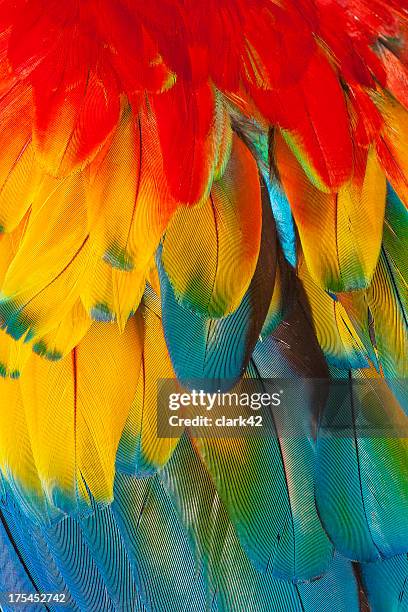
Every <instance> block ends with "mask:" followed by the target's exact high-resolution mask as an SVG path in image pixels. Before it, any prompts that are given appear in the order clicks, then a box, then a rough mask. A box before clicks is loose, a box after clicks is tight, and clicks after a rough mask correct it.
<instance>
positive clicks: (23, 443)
mask: <svg viewBox="0 0 408 612" xmlns="http://www.w3.org/2000/svg"><path fill="white" fill-rule="evenodd" d="M0 396H1V401H2V406H3V408H5V409H4V410H2V411H1V414H0V469H1V471H2V473H3V475H4V476H5V478H6V479H7V480H8V481H9V482H10V483H11V484H13V483H14V486H16V487H17V488H18V489H21V488H22V487H24V488H25V489H26V492H27V494H28V495H29V496H30V500H31V503H32V502H33V500H34V499H37V500H41V498H42V496H43V492H42V486H41V482H40V480H39V478H38V474H37V469H36V466H35V462H34V457H33V452H32V449H31V441H30V436H29V431H28V428H27V421H26V415H25V409H24V405H23V401H22V396H21V389H20V385H19V382H18V381H16V380H10V379H2V378H0ZM6 408H7V409H6Z"/></svg>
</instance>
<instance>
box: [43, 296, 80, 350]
mask: <svg viewBox="0 0 408 612" xmlns="http://www.w3.org/2000/svg"><path fill="white" fill-rule="evenodd" d="M91 325H92V320H91V319H90V318H89V316H88V313H87V312H86V310H85V308H84V307H83V305H82V303H81V301H80V300H79V299H77V301H76V302H75V304H74V306H73V307H72V308H71V310H70V311H69V312H68V313H67V314H66V315H65V317H64V318H63V319H62V320H61V321H60V323H58V325H57V326H56V327H55V328H54V329H52V330H51V331H50V332H48V333H47V334H45V335H44V336H42V337H41V338H40V339H38V340H36V341H35V342H34V343H33V350H34V352H35V353H37V355H40V356H41V357H45V358H46V359H49V360H51V361H57V360H58V359H62V358H63V357H65V356H66V355H68V353H70V352H71V350H72V349H73V348H74V347H75V346H76V345H77V344H78V343H79V342H80V340H82V338H83V337H84V336H85V334H86V333H87V331H88V330H89V328H90V327H91Z"/></svg>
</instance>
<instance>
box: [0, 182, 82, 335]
mask: <svg viewBox="0 0 408 612" xmlns="http://www.w3.org/2000/svg"><path fill="white" fill-rule="evenodd" d="M84 183H85V180H84V177H83V175H82V174H77V175H73V176H71V177H69V178H67V179H61V180H56V179H47V180H45V181H44V184H43V185H42V188H41V190H40V193H39V195H38V199H37V201H36V202H34V204H33V212H32V214H31V216H30V219H29V222H28V226H27V229H26V232H25V235H24V238H23V240H22V242H21V244H20V247H19V249H18V252H17V254H16V256H15V257H14V259H13V261H12V263H11V265H10V266H9V268H8V271H7V274H6V276H5V279H4V282H3V285H2V299H1V300H0V312H1V315H2V316H3V319H4V320H5V322H6V325H7V331H8V332H9V333H10V334H11V335H13V336H14V337H16V338H18V337H20V336H21V335H22V334H23V333H25V332H26V331H27V330H29V333H30V337H32V336H35V335H37V336H38V335H43V334H45V333H47V332H48V331H50V330H51V329H52V328H54V327H55V326H57V325H58V324H59V323H60V322H61V320H62V319H63V318H64V317H65V316H66V315H67V314H68V312H69V311H70V310H71V308H72V307H73V306H74V304H75V302H76V301H77V299H78V296H79V293H80V290H81V287H82V284H83V283H84V282H86V279H87V274H89V264H90V251H89V239H88V234H87V216H86V205H85V186H84Z"/></svg>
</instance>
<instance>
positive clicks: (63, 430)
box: [21, 319, 142, 511]
mask: <svg viewBox="0 0 408 612" xmlns="http://www.w3.org/2000/svg"><path fill="white" fill-rule="evenodd" d="M141 350H142V341H141V337H140V334H139V332H138V327H137V324H136V322H135V321H134V319H132V320H130V321H129V323H128V325H127V326H126V329H125V331H124V333H123V334H120V333H119V331H118V329H117V326H116V325H106V324H99V323H95V324H94V325H93V326H92V328H91V329H90V330H89V332H88V334H87V335H86V336H85V338H84V339H83V340H82V341H81V343H80V344H79V345H78V346H77V347H76V348H75V349H73V351H72V352H71V353H70V354H69V355H67V357H65V359H62V360H61V361H58V362H55V363H53V362H50V361H47V360H45V359H40V358H39V357H37V356H36V355H32V357H31V358H30V360H29V363H28V364H27V368H26V371H25V372H24V376H23V377H22V379H21V388H22V396H23V401H24V407H25V412H26V415H27V424H28V431H29V436H30V440H31V445H32V449H33V456H34V460H35V465H36V468H37V471H38V475H39V477H40V480H41V483H42V487H43V489H44V492H45V494H46V497H47V499H48V500H49V501H50V503H53V504H54V505H56V506H57V507H59V508H61V509H63V510H66V511H74V510H76V509H77V504H84V503H88V496H87V489H86V487H87V488H88V489H89V491H90V492H91V494H92V495H93V496H94V497H95V499H96V500H97V501H100V502H109V501H111V500H112V497H113V479H114V472H115V458H116V452H117V447H118V444H119V439H120V436H121V434H122V430H123V427H124V424H125V422H126V419H127V416H128V412H129V408H130V406H131V403H132V400H133V397H134V394H135V389H136V382H137V377H138V371H139V368H140V359H141ZM126 372H127V373H128V376H125V375H124V374H125V373H126ZM85 483H86V487H85Z"/></svg>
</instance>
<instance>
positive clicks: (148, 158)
mask: <svg viewBox="0 0 408 612" xmlns="http://www.w3.org/2000/svg"><path fill="white" fill-rule="evenodd" d="M157 143H158V136H157V129H156V126H155V123H154V121H153V118H152V116H151V113H150V112H149V111H148V110H147V109H146V108H144V109H142V110H141V111H140V114H139V116H138V117H135V116H134V115H133V114H132V111H131V109H130V107H128V108H127V109H125V110H124V112H123V115H122V118H121V121H120V123H119V126H118V128H117V130H116V132H115V135H114V137H113V140H112V143H111V144H110V145H109V146H107V147H105V149H104V150H103V151H102V152H101V154H100V155H99V156H98V158H97V159H96V160H95V162H94V163H93V164H92V165H91V181H90V187H89V190H88V210H89V219H90V228H91V235H92V242H93V244H94V245H95V248H96V250H97V252H98V253H100V255H101V256H102V257H104V258H105V260H106V261H107V262H109V263H110V264H111V265H112V266H113V267H116V268H119V269H121V270H127V271H129V270H133V269H135V268H137V269H138V270H139V272H140V273H145V272H146V268H147V266H148V265H149V262H150V260H151V258H152V256H153V255H154V253H155V251H156V248H157V245H158V243H159V241H160V238H161V236H162V233H163V231H164V229H165V227H166V225H167V222H168V219H169V217H170V215H171V214H172V212H173V209H174V208H175V206H176V203H175V202H174V200H173V199H172V197H171V196H170V193H169V191H168V188H167V183H166V179H165V175H164V171H163V162H162V159H161V156H160V150H159V147H158V146H157Z"/></svg>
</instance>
